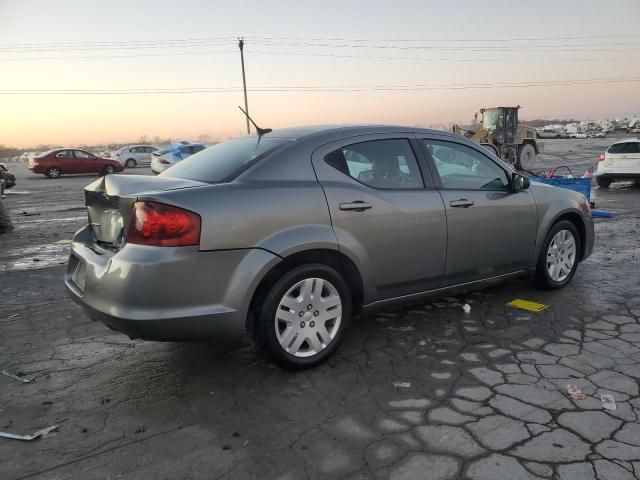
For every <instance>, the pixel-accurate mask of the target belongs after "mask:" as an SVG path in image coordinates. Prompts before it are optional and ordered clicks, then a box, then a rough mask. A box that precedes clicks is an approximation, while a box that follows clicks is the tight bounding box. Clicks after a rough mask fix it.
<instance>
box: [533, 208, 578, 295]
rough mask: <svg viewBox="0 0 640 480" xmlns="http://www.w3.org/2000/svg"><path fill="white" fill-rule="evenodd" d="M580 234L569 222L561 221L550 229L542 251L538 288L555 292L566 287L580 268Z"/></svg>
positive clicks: (538, 269) (537, 281) (536, 277)
mask: <svg viewBox="0 0 640 480" xmlns="http://www.w3.org/2000/svg"><path fill="white" fill-rule="evenodd" d="M580 248H581V243H580V234H579V233H578V229H577V228H576V226H575V225H574V224H573V223H571V222H570V221H568V220H561V221H559V222H557V223H555V224H553V226H552V227H551V228H550V229H549V231H548V232H547V236H546V237H545V240H544V242H543V244H542V249H541V250H540V257H539V258H538V265H537V266H536V273H535V280H536V283H537V284H538V286H540V287H542V288H544V289H547V290H555V289H559V288H563V287H564V286H566V285H567V284H568V283H569V282H570V281H571V279H572V278H573V275H574V274H575V273H576V269H577V268H578V262H579V259H580V251H581V250H580Z"/></svg>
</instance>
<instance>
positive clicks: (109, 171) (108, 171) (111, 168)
mask: <svg viewBox="0 0 640 480" xmlns="http://www.w3.org/2000/svg"><path fill="white" fill-rule="evenodd" d="M103 173H104V174H105V175H111V174H113V173H116V169H115V167H114V166H113V165H107V166H106V167H104V170H103Z"/></svg>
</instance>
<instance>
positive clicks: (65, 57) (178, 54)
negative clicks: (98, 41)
mask: <svg viewBox="0 0 640 480" xmlns="http://www.w3.org/2000/svg"><path fill="white" fill-rule="evenodd" d="M220 53H223V54H224V53H234V54H235V53H237V52H236V51H235V50H204V51H197V52H189V51H186V52H165V53H132V54H125V55H81V56H69V55H61V56H53V57H13V58H2V57H0V63H2V62H26V61H30V60H34V61H35V60H37V61H40V60H91V59H99V58H136V57H181V56H184V55H215V54H220Z"/></svg>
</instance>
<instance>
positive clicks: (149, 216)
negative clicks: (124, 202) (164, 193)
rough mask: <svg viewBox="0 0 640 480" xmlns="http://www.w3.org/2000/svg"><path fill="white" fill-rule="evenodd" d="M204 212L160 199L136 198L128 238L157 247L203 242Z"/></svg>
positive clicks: (129, 240) (182, 245)
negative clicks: (158, 201) (201, 237)
mask: <svg viewBox="0 0 640 480" xmlns="http://www.w3.org/2000/svg"><path fill="white" fill-rule="evenodd" d="M200 223H201V222H200V215H198V214H197V213H193V212H190V211H189V210H184V209H182V208H178V207H174V206H172V205H165V204H164V203H157V202H136V203H134V204H133V211H132V214H131V220H130V221H129V227H128V228H127V235H126V241H127V242H128V243H136V244H138V245H153V246H156V247H184V246H188V245H199V244H200Z"/></svg>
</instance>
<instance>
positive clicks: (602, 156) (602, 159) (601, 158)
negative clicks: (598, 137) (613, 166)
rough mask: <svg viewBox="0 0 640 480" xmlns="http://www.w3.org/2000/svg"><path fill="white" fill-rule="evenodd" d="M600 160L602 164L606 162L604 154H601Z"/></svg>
mask: <svg viewBox="0 0 640 480" xmlns="http://www.w3.org/2000/svg"><path fill="white" fill-rule="evenodd" d="M598 160H599V161H600V162H604V153H601V154H600V156H599V157H598Z"/></svg>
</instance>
